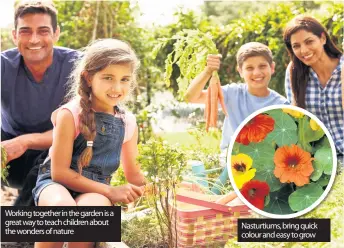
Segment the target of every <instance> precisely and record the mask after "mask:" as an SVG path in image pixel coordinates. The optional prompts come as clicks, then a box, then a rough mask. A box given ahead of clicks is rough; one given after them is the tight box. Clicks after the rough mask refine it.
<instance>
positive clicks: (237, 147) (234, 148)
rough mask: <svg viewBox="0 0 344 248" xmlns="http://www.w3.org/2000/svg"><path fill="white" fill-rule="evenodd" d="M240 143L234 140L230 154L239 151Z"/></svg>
mask: <svg viewBox="0 0 344 248" xmlns="http://www.w3.org/2000/svg"><path fill="white" fill-rule="evenodd" d="M239 148H240V143H237V142H235V143H234V146H233V149H232V155H236V154H238V153H239Z"/></svg>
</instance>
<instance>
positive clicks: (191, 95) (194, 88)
mask: <svg viewBox="0 0 344 248" xmlns="http://www.w3.org/2000/svg"><path fill="white" fill-rule="evenodd" d="M220 58H221V56H219V55H208V56H207V66H206V67H205V68H204V70H203V71H202V72H201V73H200V74H199V75H198V76H197V77H196V78H195V79H194V80H192V82H191V84H190V85H189V87H188V89H187V91H186V94H185V100H186V101H187V102H190V103H205V102H206V98H207V97H206V95H207V93H206V91H205V90H203V89H204V86H205V85H206V84H207V82H208V80H209V79H210V77H211V75H212V73H213V71H217V70H219V68H220V64H221V61H220Z"/></svg>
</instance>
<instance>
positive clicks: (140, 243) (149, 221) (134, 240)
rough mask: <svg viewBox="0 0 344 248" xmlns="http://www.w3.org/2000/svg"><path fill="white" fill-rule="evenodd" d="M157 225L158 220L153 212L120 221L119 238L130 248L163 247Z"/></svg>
mask: <svg viewBox="0 0 344 248" xmlns="http://www.w3.org/2000/svg"><path fill="white" fill-rule="evenodd" d="M158 227H159V225H158V221H157V219H156V216H154V215H153V214H147V215H146V216H143V217H140V218H138V217H134V218H133V219H131V220H124V221H122V223H121V240H122V241H123V242H124V243H125V244H126V245H128V246H129V247H132V248H142V247H159V246H161V247H165V246H164V245H165V243H164V242H163V241H162V240H161V233H160V231H159V228H158ZM164 228H166V227H165V226H164ZM166 231H167V230H164V232H166Z"/></svg>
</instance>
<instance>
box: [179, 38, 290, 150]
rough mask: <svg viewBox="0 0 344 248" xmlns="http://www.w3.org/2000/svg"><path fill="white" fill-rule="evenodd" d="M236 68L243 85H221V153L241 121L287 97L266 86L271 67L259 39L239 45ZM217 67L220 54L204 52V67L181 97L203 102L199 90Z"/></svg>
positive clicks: (282, 102) (281, 102) (269, 55)
mask: <svg viewBox="0 0 344 248" xmlns="http://www.w3.org/2000/svg"><path fill="white" fill-rule="evenodd" d="M236 59H237V64H238V65H237V70H238V72H239V74H240V76H241V78H243V79H244V81H245V84H242V83H232V84H227V85H225V86H222V87H221V88H222V92H223V95H224V100H225V105H226V108H227V112H228V117H226V118H225V121H224V124H223V130H222V140H221V145H220V148H221V150H222V152H225V151H226V149H227V148H228V146H229V142H230V139H231V136H232V135H233V133H234V131H235V129H236V128H237V127H238V126H239V125H240V123H241V122H242V121H244V119H245V118H246V117H248V116H249V115H250V114H252V113H253V112H254V111H256V110H258V109H261V108H263V107H266V106H271V105H276V104H289V102H288V100H287V99H286V98H285V97H283V96H281V95H280V94H278V93H277V92H276V91H274V90H271V89H269V88H268V85H269V82H270V79H271V75H272V74H273V73H274V70H275V63H274V62H273V59H272V53H271V51H270V49H269V48H268V47H267V46H266V45H264V44H262V43H259V42H249V43H246V44H244V45H243V46H241V47H240V49H239V51H238V53H237V55H236ZM219 68H220V56H218V55H208V57H207V66H206V67H205V69H204V70H203V72H201V73H200V74H199V75H198V76H197V77H196V78H195V79H194V80H193V81H192V82H191V84H190V86H189V88H188V89H187V92H186V96H185V99H186V100H187V101H188V102H191V103H205V102H206V95H207V93H206V90H203V88H204V86H205V85H206V83H207V81H208V80H209V79H210V77H211V75H212V73H213V71H215V70H218V69H219Z"/></svg>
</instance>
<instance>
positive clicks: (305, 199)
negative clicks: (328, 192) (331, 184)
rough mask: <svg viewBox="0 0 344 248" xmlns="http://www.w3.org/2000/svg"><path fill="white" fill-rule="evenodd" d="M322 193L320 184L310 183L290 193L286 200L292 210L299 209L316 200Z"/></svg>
mask: <svg viewBox="0 0 344 248" xmlns="http://www.w3.org/2000/svg"><path fill="white" fill-rule="evenodd" d="M323 193H324V190H323V189H322V188H321V186H320V185H318V184H316V183H311V184H308V185H306V186H303V187H302V188H299V189H297V190H295V191H294V192H293V193H292V194H290V196H289V199H288V202H289V205H290V207H291V209H292V210H293V211H301V210H304V209H306V208H308V207H309V206H311V205H312V204H313V203H314V202H316V200H318V199H319V197H320V196H321V195H322V194H323Z"/></svg>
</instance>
